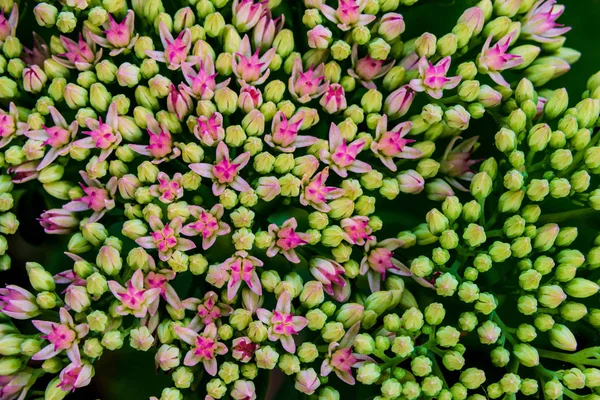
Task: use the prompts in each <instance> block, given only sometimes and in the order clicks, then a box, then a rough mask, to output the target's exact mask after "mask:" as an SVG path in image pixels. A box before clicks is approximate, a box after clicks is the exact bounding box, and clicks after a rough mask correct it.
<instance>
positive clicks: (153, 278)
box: [144, 269, 183, 312]
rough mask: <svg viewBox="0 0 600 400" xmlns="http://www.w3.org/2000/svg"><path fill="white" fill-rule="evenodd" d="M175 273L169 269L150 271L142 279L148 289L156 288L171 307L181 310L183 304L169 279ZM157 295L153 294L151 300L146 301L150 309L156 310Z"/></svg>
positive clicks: (173, 276) (173, 277)
mask: <svg viewBox="0 0 600 400" xmlns="http://www.w3.org/2000/svg"><path fill="white" fill-rule="evenodd" d="M175 276H176V273H175V271H173V270H170V269H163V270H160V271H158V272H154V271H150V272H148V275H146V278H145V279H144V286H145V288H146V289H148V290H152V289H158V291H159V294H160V297H162V298H163V299H164V300H165V301H166V302H167V303H168V304H169V305H170V306H171V307H173V308H174V309H176V310H181V308H182V307H183V304H182V303H181V300H180V299H179V296H178V295H177V291H176V290H175V288H173V286H171V284H170V283H169V281H172V280H173V279H175ZM158 303H159V297H158V296H155V297H154V298H153V301H149V302H148V308H149V309H150V310H151V311H154V312H156V311H155V310H156V309H157V307H158Z"/></svg>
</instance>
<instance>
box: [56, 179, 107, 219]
mask: <svg viewBox="0 0 600 400" xmlns="http://www.w3.org/2000/svg"><path fill="white" fill-rule="evenodd" d="M79 174H80V175H81V178H82V179H83V181H84V182H85V184H86V185H87V186H84V185H83V184H81V183H80V185H81V188H82V189H83V192H84V193H85V196H83V197H80V198H78V199H75V200H73V201H71V202H69V203H67V204H65V205H64V206H63V209H64V210H66V211H70V212H81V211H85V210H93V211H94V213H93V214H92V216H91V217H90V218H89V222H96V221H98V220H99V219H100V218H102V216H103V215H104V214H105V213H106V212H107V211H108V210H112V209H113V208H115V200H114V197H115V193H116V192H117V177H116V176H113V177H112V178H110V180H109V181H108V183H107V184H106V186H104V185H102V184H101V183H100V181H98V180H97V179H91V178H90V177H89V176H88V174H87V173H85V172H83V171H81V172H79Z"/></svg>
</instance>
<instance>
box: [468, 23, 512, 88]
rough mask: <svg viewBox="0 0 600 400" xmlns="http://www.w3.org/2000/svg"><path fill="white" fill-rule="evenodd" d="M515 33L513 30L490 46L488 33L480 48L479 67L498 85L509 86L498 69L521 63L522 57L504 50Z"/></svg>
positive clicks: (490, 39) (501, 69)
mask: <svg viewBox="0 0 600 400" xmlns="http://www.w3.org/2000/svg"><path fill="white" fill-rule="evenodd" d="M515 35H516V33H515V32H514V31H513V32H510V33H509V34H507V35H506V36H504V37H503V38H502V39H500V40H499V41H498V42H496V44H495V45H493V46H491V47H490V45H491V43H492V39H493V37H492V36H491V35H490V36H489V37H488V38H487V40H486V41H485V44H484V45H483V48H482V49H481V54H480V55H479V58H478V59H477V62H478V64H479V69H480V70H481V71H483V72H487V74H488V75H489V76H490V78H492V80H493V81H494V82H496V83H497V84H498V85H502V86H506V87H508V86H509V84H508V82H506V80H505V79H504V78H503V77H502V75H501V74H500V71H504V70H506V69H510V68H514V67H517V66H519V65H521V64H522V63H523V57H521V56H517V55H514V54H508V53H507V52H506V51H507V50H508V46H510V43H511V42H512V41H513V39H514V38H515Z"/></svg>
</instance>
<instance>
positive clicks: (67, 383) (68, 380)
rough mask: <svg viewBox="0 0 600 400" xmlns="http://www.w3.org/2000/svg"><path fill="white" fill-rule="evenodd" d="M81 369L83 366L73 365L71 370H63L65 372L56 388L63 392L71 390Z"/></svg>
mask: <svg viewBox="0 0 600 400" xmlns="http://www.w3.org/2000/svg"><path fill="white" fill-rule="evenodd" d="M82 369H83V365H75V366H73V367H72V368H69V369H68V370H65V372H64V373H63V374H61V381H60V383H59V384H58V387H60V388H61V389H62V390H64V391H69V390H71V389H73V387H74V386H75V382H77V378H78V377H79V374H80V373H81V370H82Z"/></svg>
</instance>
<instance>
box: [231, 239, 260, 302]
mask: <svg viewBox="0 0 600 400" xmlns="http://www.w3.org/2000/svg"><path fill="white" fill-rule="evenodd" d="M262 266H263V262H262V261H260V260H259V259H258V258H256V257H253V256H251V255H249V254H248V253H247V252H245V251H243V250H240V251H238V252H236V253H235V255H234V256H233V257H229V258H228V259H227V260H225V261H223V263H222V264H221V267H222V268H225V269H226V270H227V271H229V274H230V278H229V282H228V284H227V298H228V299H229V300H233V298H234V297H235V296H236V294H237V292H238V290H239V289H240V286H241V285H242V281H243V282H245V283H246V285H248V288H249V289H250V290H252V291H253V292H254V293H256V294H257V295H259V296H261V295H262V286H261V284H260V279H259V278H258V274H257V273H256V267H262Z"/></svg>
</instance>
